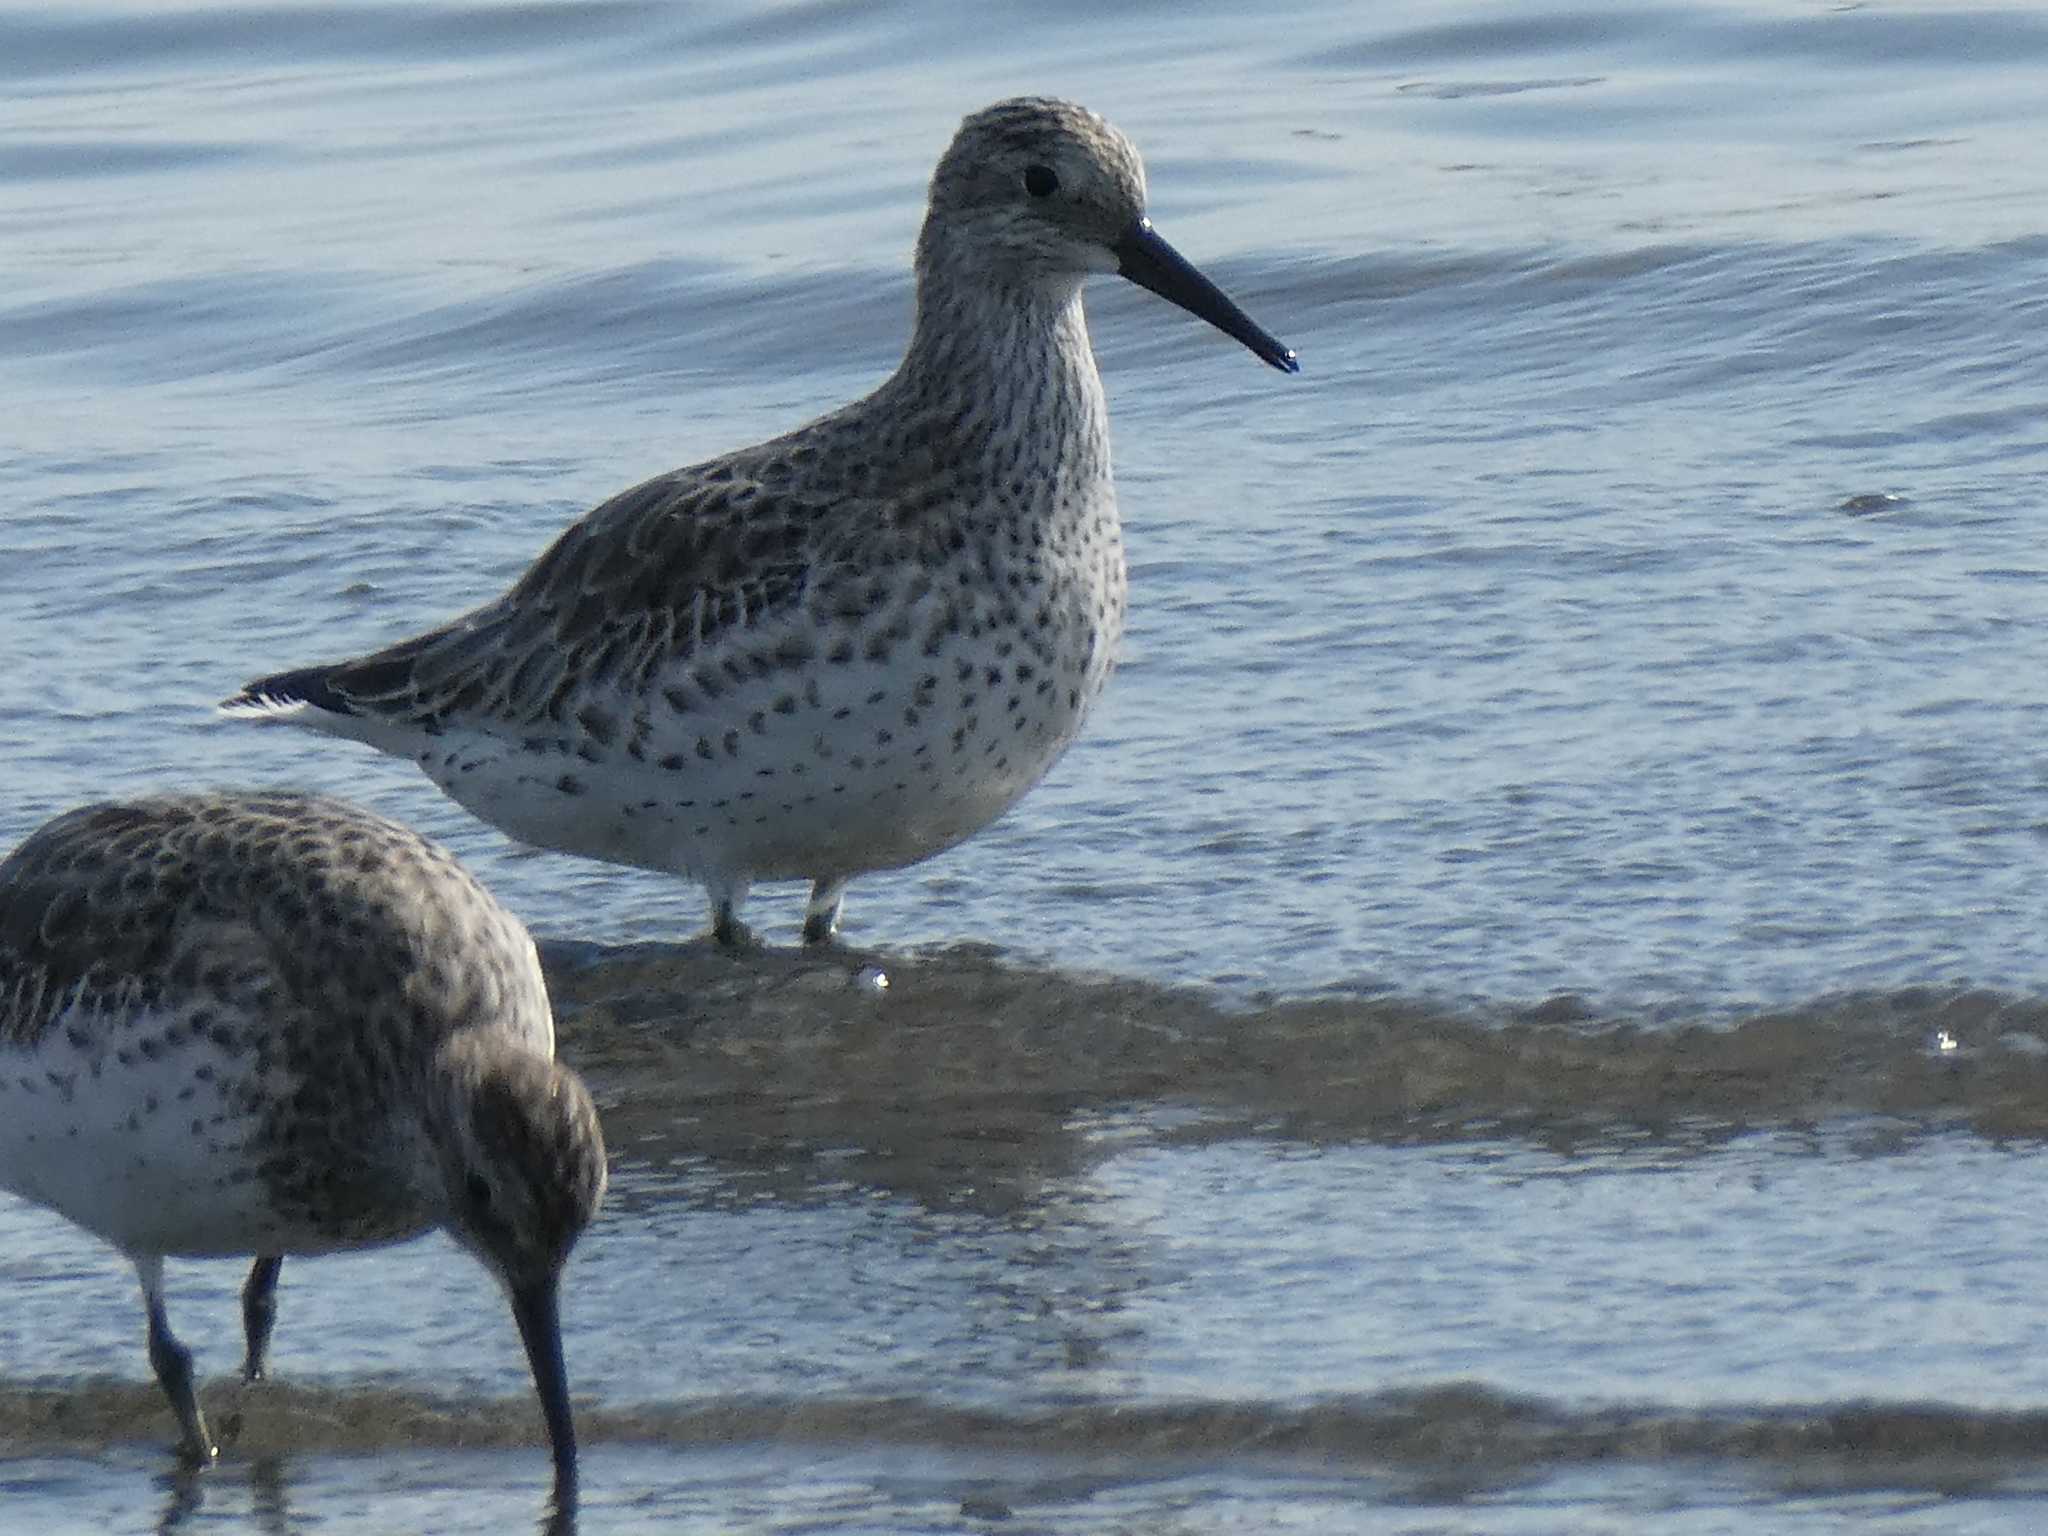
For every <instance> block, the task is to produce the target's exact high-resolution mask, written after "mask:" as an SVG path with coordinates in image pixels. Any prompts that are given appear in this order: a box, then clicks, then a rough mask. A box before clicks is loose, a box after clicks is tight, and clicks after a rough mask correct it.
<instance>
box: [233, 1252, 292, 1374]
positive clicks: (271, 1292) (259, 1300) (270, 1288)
mask: <svg viewBox="0 0 2048 1536" xmlns="http://www.w3.org/2000/svg"><path fill="white" fill-rule="evenodd" d="M282 1268H284V1258H283V1256H282V1255H280V1254H267V1255H265V1256H264V1257H262V1258H260V1259H258V1260H257V1261H256V1262H255V1263H254V1264H253V1265H251V1266H250V1269H249V1279H248V1281H247V1283H246V1284H244V1285H243V1287H242V1337H243V1338H244V1339H245V1340H246V1341H247V1344H248V1353H247V1354H245V1355H244V1356H243V1357H242V1380H244V1381H261V1380H262V1379H263V1362H264V1360H265V1358H266V1357H268V1355H269V1354H270V1330H271V1329H272V1328H274V1327H276V1326H277V1272H278V1271H279V1270H280V1269H282Z"/></svg>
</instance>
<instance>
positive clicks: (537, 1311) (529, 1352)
mask: <svg viewBox="0 0 2048 1536" xmlns="http://www.w3.org/2000/svg"><path fill="white" fill-rule="evenodd" d="M556 1297H557V1277H556V1276H553V1275H550V1276H549V1277H548V1278H547V1279H546V1280H543V1281H540V1282H539V1283H538V1284H536V1285H533V1286H531V1287H526V1288H520V1289H515V1290H513V1291H512V1316H513V1317H514V1319H516V1320H517V1321H518V1324H519V1337H520V1338H521V1339H522V1340H524V1341H525V1343H526V1360H527V1363H528V1364H529V1365H531V1366H532V1367H533V1387H534V1390H535V1391H536V1392H538V1393H539V1394H540V1407H541V1412H542V1413H544V1414H545V1415H546V1416H547V1421H548V1440H549V1442H550V1443H551V1444H552V1445H553V1446H554V1448H555V1502H556V1503H557V1504H558V1505H560V1504H565V1503H569V1502H573V1500H574V1499H575V1496H576V1423H575V1420H574V1419H573V1418H571V1417H570V1413H569V1373H568V1371H567V1370H566V1369H565V1368H564V1367H563V1365H562V1317H561V1309H560V1306H559V1304H558V1302H557V1299H556Z"/></svg>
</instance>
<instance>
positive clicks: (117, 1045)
mask: <svg viewBox="0 0 2048 1536" xmlns="http://www.w3.org/2000/svg"><path fill="white" fill-rule="evenodd" d="M554 1045H555V1040H554V1021H553V1018H552V1016H551V1014H550V1012H549V1009H548V997H547V989H546V986H545V984H544V983H543V981H542V980H541V971H540V962H539V960H538V958H537V957H536V956H535V954H534V948H533V940H532V939H531V938H529V937H528V936H527V933H526V930H525V929H524V928H523V927H522V926H520V923H519V920H518V919H517V918H515V917H513V916H512V914H511V913H509V912H507V911H506V910H505V909H504V908H503V907H501V906H499V905H498V903H497V902H496V901H495V900H494V899H493V898H492V897H491V895H490V893H489V892H488V891H486V890H485V889H484V888H483V887H482V886H481V885H479V884H477V882H476V881H475V880H474V879H473V878H471V876H470V875H469V874H468V872H467V871H465V870H464V869H463V868H462V867H461V866H460V865H459V864H457V863H456V862H455V860H454V859H453V858H452V857H451V856H450V855H449V854H448V853H446V852H445V851H444V850H442V849H441V848H439V847H437V846H435V845H434V844H433V843H430V842H428V841H427V840H426V839H424V838H422V837H420V836H418V835H417V834H415V833H413V832H410V831H408V830H406V829H405V828H404V827H401V826H398V825H397V824H395V823H393V822H389V821H386V820H384V819H383V818H381V817H378V816H373V815H371V814H370V813H369V812H367V811H363V810H360V809H358V808H356V807H354V806H351V805H347V804H344V803H342V802H340V801H336V800H327V799H321V798H317V797H313V796H306V795H297V794H289V793H284V792H274V793H261V794H241V795H230V794H209V795H175V796H163V797H160V798H153V799H145V800H137V801H133V802H131V803H126V804H106V805H93V806H87V807H85V808H83V809H81V810H76V811H72V812H70V813H68V814H66V815H63V816H60V817H58V818H57V819H56V820H55V821H52V822H50V823H48V824H47V825H46V826H44V827H43V828H42V829H41V830H39V831H37V832H36V833H35V834H34V835H33V836H31V837H30V838H29V839H28V841H26V842H25V843H23V844H22V845H21V846H20V847H19V848H18V849H16V850H15V851H14V853H13V854H12V855H11V856H10V857H9V858H8V859H7V860H6V861H5V862H4V863H0V1188H5V1189H9V1190H12V1191H13V1192H14V1193H15V1194H18V1195H20V1196H22V1197H23V1198H25V1199H28V1200H33V1201H34V1202H36V1203H37V1204H38V1205H44V1206H48V1207H49V1208H50V1209H51V1210H53V1211H56V1212H57V1213H58V1214H59V1215H61V1216H65V1217H68V1218H69V1219H70V1220H72V1221H75V1222H77V1223H78V1224H79V1225H80V1226H82V1227H84V1228H86V1229H87V1230H88V1231H90V1232H94V1233H97V1234H98V1235H99V1236H101V1237H103V1238H105V1239H106V1240H107V1241H108V1242H110V1243H112V1244H113V1245H114V1246H115V1247H117V1248H119V1249H120V1250H121V1251H122V1252H123V1253H124V1254H126V1255H127V1256H128V1258H129V1259H130V1260H131V1261H132V1262H133V1263H134V1265H135V1271H136V1274H137V1275H138V1276H139V1277H140V1279H141V1281H142V1298H143V1303H144V1306H145V1307H146V1309H147V1311H148V1316H149V1362H150V1365H151V1366H152V1367H153V1368H154V1369H155V1371H156V1377H157V1380H158V1381H159V1382H160V1383H162V1385H163V1389H164V1393H165V1395H166V1396H167V1397H169V1398H170V1400H171V1406H172V1407H173V1408H174V1409H175V1410H176V1411H177V1415H178V1422H179V1424H180V1425H181V1426H182V1428H183V1431H184V1434H183V1440H182V1445H181V1450H182V1451H183V1453H184V1454H185V1456H186V1457H187V1458H188V1459H189V1460H190V1461H193V1462H195V1463H200V1464H204V1463H206V1462H208V1461H211V1460H212V1459H213V1457H214V1455H215V1448H214V1442H213V1437H212V1436H211V1435H210V1434H209V1433H208V1432H207V1427H206V1421H205V1419H204V1418H203V1417H202V1416H201V1414H200V1411H199V1399H198V1397H197V1395H196V1394H195V1393H194V1391H193V1387H192V1356H191V1353H190V1351H188V1350H187V1349H186V1348H185V1347H184V1346H183V1345H182V1344H180V1343H179V1342H178V1341H177V1339H176V1338H175V1337H174V1336H173V1335H172V1333H171V1327H170V1322H169V1319H168V1318H167V1316H166V1315H165V1311H164V1258H165V1256H166V1255H171V1254H177V1255H184V1256H191V1257H198V1256H213V1257H221V1256H226V1255H230V1254H253V1255H255V1256H256V1262H255V1265H254V1267H253V1268H252V1269H251V1270H250V1273H249V1280H248V1284H247V1285H246V1286H245V1287H244V1289H243V1291H242V1317H243V1324H244V1327H245V1330H246V1334H247V1343H248V1353H247V1356H246V1358H245V1360H244V1363H243V1374H244V1375H245V1376H247V1377H248V1378H249V1379H250V1380H254V1379H256V1378H257V1377H259V1376H261V1375H262V1374H263V1361H264V1354H265V1351H266V1349H267V1347H268V1345H269V1342H270V1330H271V1324H272V1322H273V1321H274V1320H275V1318H276V1305H277V1303H276V1291H277V1280H278V1271H279V1268H280V1266H281V1265H282V1263H283V1260H284V1256H285V1255H286V1254H317V1253H328V1252H332V1251H334V1250H337V1249H343V1248H360V1247H368V1246H373V1245H377V1244H382V1243H390V1242H396V1241H399V1240H400V1239H403V1238H408V1237H413V1236H416V1235H418V1234H419V1233H422V1232H425V1231H427V1230H429V1229H430V1228H433V1227H445V1228H447V1229H448V1231H449V1233H450V1234H451V1235H453V1236H454V1238H455V1239H456V1240H457V1241H458V1242H459V1243H461V1244H462V1245H463V1246H464V1247H465V1248H467V1249H469V1251H470V1252H471V1253H473V1254H475V1255H476V1256H477V1257H478V1258H479V1259H481V1260H482V1261H483V1263H484V1264H485V1266H486V1267H488V1268H489V1269H490V1270H491V1271H492V1273H494V1274H495V1275H496V1276H497V1277H498V1279H499V1280H500V1281H501V1282H503V1284H504V1287H505V1291H506V1293H507V1295H508V1296H509V1297H510V1298H511V1302H512V1312H513V1315H514V1317H516V1318H517V1319H518V1323H519V1333H520V1336H521V1338H522V1339H523V1340H524V1341H525V1344H526V1354H527V1359H528V1361H529V1362H530V1363H531V1365H532V1367H533V1379H534V1385H535V1387H536V1388H537V1389H538V1391H539V1393H540V1400H541V1406H542V1408H543V1409H544V1410H545V1412H546V1416H547V1425H548V1433H549V1437H550V1439H551V1440H552V1441H553V1444H554V1453H555V1487H556V1491H557V1495H558V1497H559V1496H561V1495H562V1494H563V1493H564V1492H573V1490H574V1487H575V1476H576V1436H575V1428H574V1425H573V1423H572V1421H571V1418H570V1412H569V1388H568V1379H567V1376H566V1374H565V1373H564V1370H563V1365H562V1336H561V1326H560V1322H559V1318H558V1313H557V1302H556V1298H557V1293H558V1290H559V1287H560V1282H561V1274H562V1266H563V1265H564V1264H565V1263H566V1262H567V1260H568V1257H569V1250H570V1248H571V1246H572V1245H573V1244H574V1243H575V1241H576V1239H577V1237H578V1235H579V1234H581V1232H582V1231H583V1229H584V1227H585V1226H587V1225H588V1224H589V1222H590V1218H591V1215H592V1213H593V1212H595V1210H596V1209H597V1204H598V1201H599V1199H600V1198H601V1197H602V1196H603V1193H604V1185H605V1158H604V1140H603V1137H602V1135H601V1134H600V1133H599V1130H598V1123H597V1111H596V1109H595V1108H594V1107H593V1106H592V1104H591V1101H590V1095H589V1093H588V1092H586V1091H585V1089H584V1087H583V1084H582V1082H581V1081H580V1080H579V1079H578V1078H577V1076H576V1074H575V1073H573V1072H571V1071H570V1070H569V1069H568V1068H566V1067H564V1066H562V1065H561V1064H560V1063H558V1062H557V1061H556V1060H555V1057H554Z"/></svg>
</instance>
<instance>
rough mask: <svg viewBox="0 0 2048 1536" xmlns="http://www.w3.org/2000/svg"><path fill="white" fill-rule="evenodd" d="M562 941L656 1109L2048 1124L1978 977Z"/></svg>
mask: <svg viewBox="0 0 2048 1536" xmlns="http://www.w3.org/2000/svg"><path fill="white" fill-rule="evenodd" d="M543 956H544V960H545V962H546V964H547V965H548V968H549V974H550V983H551V986H552V988H553V990H554V995H555V998H556V1004H557V1010H558V1013H559V1014H560V1017H561V1021H562V1025H561V1029H562V1051H563V1053H564V1055H565V1056H567V1057H568V1058H569V1059H570V1060H572V1061H574V1062H575V1063H576V1064H577V1065H578V1066H579V1067H581V1068H582V1069H584V1070H585V1071H586V1072H588V1073H589V1074H591V1076H592V1077H593V1079H594V1080H596V1081H597V1082H598V1083H599V1084H600V1086H601V1087H608V1088H609V1091H610V1096H611V1098H612V1100H613V1102H614V1103H616V1104H618V1106H619V1107H620V1108H621V1109H622V1110H623V1111H624V1112H625V1113H627V1114H629V1115H631V1116H633V1117H634V1118H635V1119H636V1120H637V1119H638V1118H640V1114H641V1112H643V1111H645V1112H648V1118H650V1119H653V1120H663V1119H668V1118H671V1117H673V1116H675V1115H676V1114H677V1112H679V1111H684V1110H688V1111H690V1112H691V1113H693V1114H701V1113H702V1112H704V1111H706V1110H707V1109H708V1108H709V1107H711V1106H718V1105H724V1106H732V1107H734V1108H735V1109H736V1110H737V1111H738V1112H743V1113H745V1114H748V1115H758V1114H761V1113H763V1112H764V1111H767V1112H788V1111H795V1110H801V1111H802V1112H803V1113H805V1114H806V1115H810V1116H814V1117H815V1116H816V1115H818V1114H820V1113H823V1112H828V1111H830V1110H832V1109H833V1108H834V1107H835V1106H836V1107H837V1108H838V1109H840V1110H843V1111H848V1112H851V1113H852V1114H853V1115H854V1116H856V1117H857V1116H858V1115H860V1114H862V1113H866V1112H870V1111H875V1110H877V1109H879V1108H883V1107H896V1108H903V1107H905V1106H912V1107H915V1109H916V1112H918V1113H930V1112H932V1111H933V1108H934V1106H942V1105H943V1106H953V1107H954V1108H955V1109H957V1110H958V1111H959V1112H960V1113H962V1114H964V1115H970V1116H981V1117H983V1118H984V1119H986V1118H987V1117H990V1116H996V1115H1001V1116H1004V1117H1006V1118H1008V1119H1012V1120H1014V1121H1016V1122H1017V1128H1018V1129H1019V1130H1020V1131H1026V1130H1028V1129H1029V1127H1030V1125H1031V1124H1032V1123H1034V1122H1043V1124H1044V1126H1045V1128H1046V1129H1053V1128H1056V1127H1057V1126H1059V1125H1061V1124H1064V1123H1065V1122H1066V1121H1067V1119H1068V1117H1070V1116H1071V1115H1072V1114H1073V1112H1074V1111H1075V1110H1078V1109H1083V1108H1087V1107H1091V1106H1101V1105H1105V1104H1120V1103H1128V1102H1132V1101H1147V1102H1161V1101H1164V1102H1173V1103H1186V1104H1191V1105H1195V1106H1198V1107H1200V1108H1201V1109H1203V1110H1204V1111H1205V1113H1204V1114H1203V1115H1202V1116H1201V1117H1199V1122H1198V1123H1199V1124H1200V1125H1201V1126H1202V1127H1203V1128H1204V1130H1203V1134H1207V1135H1235V1134H1243V1133H1246V1132H1252V1133H1256V1134H1273V1135H1280V1136H1309V1137H1320V1136H1329V1135H1353V1136H1364V1137H1370V1138H1372V1139H1375V1140H1385V1141H1393V1142H1418V1141H1434V1140H1455V1139H1466V1138H1490V1137H1498V1136H1502V1135H1528V1136H1535V1137H1539V1138H1544V1139H1549V1138H1553V1137H1555V1136H1556V1135H1558V1134H1560V1133H1563V1132H1574V1133H1584V1134H1592V1135H1597V1134H1599V1133H1600V1132H1601V1131H1602V1129H1603V1128H1607V1127H1617V1128H1627V1129H1629V1130H1631V1131H1636V1130H1640V1129H1642V1128H1645V1127H1647V1128H1650V1129H1652V1130H1667V1131H1685V1132H1687V1133H1696V1132H1697V1131H1699V1130H1700V1129H1701V1128H1702V1127H1708V1128H1715V1127H1719V1128H1726V1129H1729V1130H1741V1129H1745V1128H1749V1127H1756V1126H1769V1125H1783V1124H1807V1123H1812V1122H1814V1121H1820V1120H1831V1119H1841V1118H1847V1117H1857V1116H1867V1115H1873V1114H1876V1115H1887V1116H1895V1117H1905V1118H1909V1119H1910V1118H1917V1119H1920V1120H1923V1121H1926V1122H1928V1123H1930V1124H1938V1125H1940V1126H1944V1127H1953V1126H1963V1127H1968V1128H1971V1129H1974V1130H1976V1131H1978V1132H1979V1133H1981V1134H1984V1135H1991V1136H2000V1137H2036V1136H2040V1135H2042V1134H2044V1133H2048V999H2043V998H2038V997H2020V996H2010V995H2006V994H2001V993H1996V992H1990V991H1982V990H1971V989H1967V988H1959V987H1958V988H1936V987H1927V988H1906V989H1900V990H1893V991H1887V992H1859V993H1843V994H1830V995H1827V996H1823V997H1818V998H1815V999H1813V1000H1812V1001H1810V1002H1806V1003H1803V1004H1801V1005H1798V1006H1795V1007H1789V1008H1776V1009H1771V1010H1769V1011H1763V1012H1756V1013H1752V1014H1750V1015H1748V1016H1746V1017H1742V1018H1739V1019H1737V1020H1735V1021H1733V1022H1721V1021H1719V1020H1715V1021H1713V1022H1698V1023H1693V1022H1686V1021H1685V1020H1683V1019H1677V1020H1673V1019H1669V1018H1658V1019H1634V1018H1628V1017H1621V1016H1612V1015H1607V1014H1603V1013H1601V1012H1599V1011H1598V1010H1596V1009H1595V1008H1593V1007H1592V1006H1591V1005H1590V1004H1588V1003H1587V1002H1586V1001H1584V1000H1583V999H1580V998H1577V997H1574V996H1570V995H1560V996H1557V997H1553V998H1550V999H1546V1000H1543V1001H1541V1002H1537V1003H1533V1004H1530V1005H1528V1006H1525V1007H1520V1008H1506V1009H1499V1010H1495V1011H1491V1012H1485V1011H1479V1010H1475V1009H1467V1008H1459V1007H1454V1006H1449V1005H1442V1004H1437V1003H1433V1002H1430V1001H1428V1000H1424V999H1416V998H1409V997H1402V996H1396V995H1388V994H1379V995H1344V994H1341V993H1340V994H1333V995H1326V996H1321V997H1315V998H1305V999H1296V1000H1270V999H1268V1000H1258V1001H1254V1002H1253V1003H1252V1004H1251V1005H1249V1006H1237V1005H1234V1004H1233V1003H1231V1002H1230V1001H1229V1000H1228V999H1226V998H1225V997H1224V996H1223V995H1222V994H1220V993H1217V992H1214V991H1208V990H1203V989H1197V988H1190V987H1178V986H1172V985H1165V984H1160V983H1156V982H1151V981H1144V980H1135V979H1125V978H1116V977H1104V976H1092V975H1086V974H1075V973H1072V972H1065V971H1058V970H1046V969H1037V968H1032V967H1029V966H1025V965H1022V964H1019V963H1016V962H1014V961H1012V960H1011V959H1009V958H1008V957H1006V956H1004V955H1003V954H1002V953H1001V952H999V951H996V950H994V949H991V948H989V947H986V946H951V947H945V948H938V949H930V950H924V951H918V952H913V953H909V954H859V953H854V952H851V951H846V952H838V953H834V954H830V955H827V956H822V957H813V956H810V955H807V954H804V953H802V952H799V951H794V950H775V949H770V950H764V951H760V952H757V953H755V954H751V955H747V956H743V957H739V958H735V957H732V956H730V955H727V954H725V953H722V952H720V951H718V950H716V949H714V948H712V947H711V946H710V945H709V944H708V943H706V942H701V941H700V942H696V943H691V944H682V945H668V944H646V945H636V946H628V947H624V948H609V949H608V948H602V947H599V946H594V945H584V944H575V943H561V942H557V943H551V944H549V945H547V946H545V947H544V951H543ZM878 972H879V973H880V974H882V975H885V976H886V977H887V978H888V985H887V986H886V987H878V986H877V985H876V984H875V976H876V974H877V973H878ZM1703 1013H1704V1010H1703Z"/></svg>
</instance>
